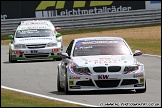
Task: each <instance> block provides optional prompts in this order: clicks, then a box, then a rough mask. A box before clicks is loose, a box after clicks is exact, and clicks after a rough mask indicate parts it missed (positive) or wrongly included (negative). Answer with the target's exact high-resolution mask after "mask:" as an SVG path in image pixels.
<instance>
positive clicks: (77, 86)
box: [67, 72, 145, 91]
mask: <svg viewBox="0 0 162 108" xmlns="http://www.w3.org/2000/svg"><path fill="white" fill-rule="evenodd" d="M67 77H68V85H69V87H68V89H69V91H89V90H117V89H123V90H127V89H128V90H129V89H144V88H145V75H144V72H140V73H133V74H122V73H118V74H93V75H73V74H68V76H67Z"/></svg>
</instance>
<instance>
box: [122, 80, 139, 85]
mask: <svg viewBox="0 0 162 108" xmlns="http://www.w3.org/2000/svg"><path fill="white" fill-rule="evenodd" d="M137 83H138V80H137V79H123V81H122V83H121V85H130V84H137Z"/></svg>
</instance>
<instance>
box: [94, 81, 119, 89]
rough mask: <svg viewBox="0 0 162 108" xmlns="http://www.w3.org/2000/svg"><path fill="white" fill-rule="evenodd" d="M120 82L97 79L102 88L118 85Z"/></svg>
mask: <svg viewBox="0 0 162 108" xmlns="http://www.w3.org/2000/svg"><path fill="white" fill-rule="evenodd" d="M119 82H120V80H95V83H96V85H97V86H98V87H100V88H108V87H117V86H118V85H119Z"/></svg>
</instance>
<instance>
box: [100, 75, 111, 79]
mask: <svg viewBox="0 0 162 108" xmlns="http://www.w3.org/2000/svg"><path fill="white" fill-rule="evenodd" d="M108 78H109V75H98V79H99V80H102V79H108Z"/></svg>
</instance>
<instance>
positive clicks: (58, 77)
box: [57, 72, 64, 92]
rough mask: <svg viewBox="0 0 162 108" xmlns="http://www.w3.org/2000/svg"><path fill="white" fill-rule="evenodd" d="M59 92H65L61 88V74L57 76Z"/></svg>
mask: <svg viewBox="0 0 162 108" xmlns="http://www.w3.org/2000/svg"><path fill="white" fill-rule="evenodd" d="M57 91H58V92H63V91H64V89H63V88H61V86H60V75H59V72H58V74H57Z"/></svg>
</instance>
